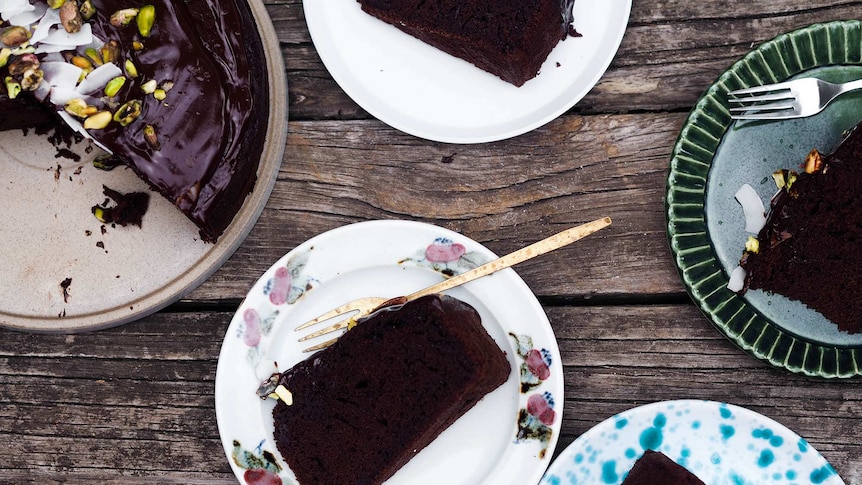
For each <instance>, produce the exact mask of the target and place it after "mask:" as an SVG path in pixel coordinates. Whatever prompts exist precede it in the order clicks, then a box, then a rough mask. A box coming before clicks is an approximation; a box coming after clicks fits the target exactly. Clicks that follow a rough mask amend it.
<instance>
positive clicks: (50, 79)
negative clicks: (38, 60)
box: [41, 61, 84, 89]
mask: <svg viewBox="0 0 862 485" xmlns="http://www.w3.org/2000/svg"><path fill="white" fill-rule="evenodd" d="M41 68H42V73H43V74H44V79H45V81H46V82H47V83H48V84H50V85H51V86H59V87H64V88H69V89H75V86H76V85H77V84H78V80H79V79H81V74H82V73H83V72H84V70H83V69H81V68H80V67H78V66H76V65H74V64H70V63H68V62H64V61H59V62H57V61H49V62H43V63H42V64H41Z"/></svg>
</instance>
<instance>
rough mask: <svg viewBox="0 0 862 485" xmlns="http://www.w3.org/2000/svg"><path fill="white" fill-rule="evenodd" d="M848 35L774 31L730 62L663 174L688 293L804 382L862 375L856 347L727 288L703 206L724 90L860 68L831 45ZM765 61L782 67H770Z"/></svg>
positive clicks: (723, 113)
mask: <svg viewBox="0 0 862 485" xmlns="http://www.w3.org/2000/svg"><path fill="white" fill-rule="evenodd" d="M848 36H853V37H854V38H859V37H860V36H862V21H859V20H836V21H832V22H823V23H815V24H811V25H808V26H806V27H802V28H799V29H796V30H793V31H791V32H787V33H783V34H780V35H778V36H776V37H775V38H773V39H772V40H769V41H766V42H764V43H762V44H761V45H760V46H758V47H757V48H755V49H753V50H751V51H750V52H749V53H747V54H746V55H745V56H744V57H742V58H741V59H739V60H737V61H736V62H735V63H734V64H733V65H732V66H731V67H730V68H728V69H727V70H726V71H724V72H723V73H722V74H721V75H720V76H719V77H718V78H717V79H716V80H715V81H714V82H713V83H712V84H711V85H710V86H709V87H708V88H707V89H706V91H705V92H704V93H703V95H701V97H700V99H699V100H698V101H697V103H696V104H695V106H694V108H693V109H692V111H691V112H690V113H689V115H688V117H687V118H686V121H685V123H684V124H683V127H682V129H681V130H680V133H679V135H678V137H677V140H676V143H675V144H674V147H673V150H672V152H671V160H670V168H669V171H668V176H667V191H666V198H665V215H666V223H667V232H668V241H669V243H670V249H671V253H672V256H673V260H674V264H675V266H676V267H677V270H678V272H679V274H680V277H681V279H682V281H683V284H684V286H685V288H686V291H687V293H688V294H689V296H690V297H691V298H692V300H693V301H694V302H695V304H696V305H697V306H698V308H699V309H700V310H701V311H702V313H703V314H704V315H705V316H706V317H707V319H708V320H709V321H710V322H711V323H712V324H713V326H714V327H716V328H717V329H718V330H719V331H720V332H721V333H722V334H723V335H724V336H725V337H727V338H728V339H729V340H730V341H731V342H733V343H734V344H735V345H737V346H738V347H739V348H741V349H742V350H744V351H746V352H748V353H749V354H751V355H752V356H754V357H756V358H757V359H759V360H761V361H764V362H766V363H768V364H770V365H772V366H774V367H778V368H783V369H786V370H788V371H790V372H793V373H797V374H802V375H806V376H809V377H820V378H850V377H856V376H860V375H862V352H859V350H862V346H855V345H832V344H829V343H824V342H817V341H814V340H812V339H808V338H803V337H800V336H797V335H795V334H793V333H791V332H789V331H787V330H785V329H784V328H782V327H781V326H780V325H778V324H777V323H776V322H773V321H771V320H770V319H768V318H766V317H765V316H763V315H762V314H761V313H760V312H759V311H758V310H757V309H755V308H754V307H753V306H751V305H750V304H749V303H748V302H747V301H746V300H745V298H744V297H740V296H739V295H737V294H736V293H733V292H731V291H730V290H728V289H727V288H726V286H727V283H728V281H729V277H728V275H727V273H726V271H725V269H724V268H723V266H722V265H721V263H720V262H719V260H718V257H717V255H716V253H715V250H714V248H713V247H712V242H711V239H710V237H709V232H708V228H707V223H706V214H705V210H704V205H705V202H706V191H707V185H708V184H707V180H708V174H709V169H710V167H711V164H712V160H713V156H714V155H715V152H716V150H717V148H718V146H719V144H720V142H721V140H722V138H723V136H724V133H725V132H726V131H727V129H728V128H729V127H730V125H731V121H732V120H731V119H730V113H729V111H728V106H727V102H726V100H725V99H726V93H727V92H728V91H731V90H733V89H741V88H744V87H749V86H752V85H759V84H766V83H773V82H779V81H782V80H784V79H787V78H789V77H792V76H794V75H797V74H800V73H802V72H805V71H808V70H811V69H815V68H819V67H825V66H828V65H862V53H860V51H859V48H858V47H857V50H856V51H853V50H852V47H850V46H848V45H847V44H844V45H843V46H841V47H836V46H837V45H838V43H839V40H844V39H846V38H847V37H848ZM856 44H857V45H858V44H859V43H858V42H857V43H856ZM822 45H826V46H828V50H829V53H828V58H829V59H827V61H828V62H827V63H823V62H821V59H819V54H818V53H817V52H815V49H816V48H817V47H818V46H822ZM805 49H808V50H807V51H806V50H805ZM841 54H843V56H844V57H843V59H842V60H840V61H841V62H839V59H836V56H838V55H841ZM851 55H854V57H852V58H851V57H850V56H851ZM771 58H774V59H777V60H779V61H780V63H781V65H773V64H770V63H769V61H768V59H771ZM776 71H781V72H776ZM741 249H742V248H740V254H741Z"/></svg>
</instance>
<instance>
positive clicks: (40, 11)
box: [3, 4, 48, 29]
mask: <svg viewBox="0 0 862 485" xmlns="http://www.w3.org/2000/svg"><path fill="white" fill-rule="evenodd" d="M33 7H34V8H33V10H25V11H24V12H21V13H19V14H18V15H13V16H11V17H9V18H8V19H7V18H6V17H3V18H4V19H6V20H8V21H9V24H11V25H20V26H21V27H27V28H28V29H29V28H30V25H31V24H33V23H34V22H36V21H37V20H39V19H41V18H42V16H43V15H45V11H47V10H48V6H47V5H45V4H39V5H34V6H33Z"/></svg>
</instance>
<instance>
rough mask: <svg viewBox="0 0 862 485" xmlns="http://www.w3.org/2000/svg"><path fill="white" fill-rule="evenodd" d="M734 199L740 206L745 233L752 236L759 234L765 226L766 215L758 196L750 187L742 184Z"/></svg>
mask: <svg viewBox="0 0 862 485" xmlns="http://www.w3.org/2000/svg"><path fill="white" fill-rule="evenodd" d="M734 197H736V200H737V201H739V203H740V205H742V212H743V213H744V214H745V232H750V233H752V234H757V233H758V232H760V230H761V229H762V228H763V226H765V225H766V213H765V210H764V208H763V201H762V200H760V196H759V195H757V192H756V191H755V190H754V188H753V187H752V186H750V185H748V184H743V185H742V187H740V188H739V190H737V191H736V194H735V195H734Z"/></svg>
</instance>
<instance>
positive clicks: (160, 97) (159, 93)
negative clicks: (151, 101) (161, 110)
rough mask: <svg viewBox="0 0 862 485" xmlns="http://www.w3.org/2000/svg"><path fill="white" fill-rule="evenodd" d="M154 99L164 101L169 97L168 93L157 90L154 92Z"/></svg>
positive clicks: (160, 89)
mask: <svg viewBox="0 0 862 485" xmlns="http://www.w3.org/2000/svg"><path fill="white" fill-rule="evenodd" d="M153 97H154V98H156V99H158V100H159V101H164V100H165V98H167V97H168V93H167V91H165V90H164V89H162V88H156V90H155V91H153Z"/></svg>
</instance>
